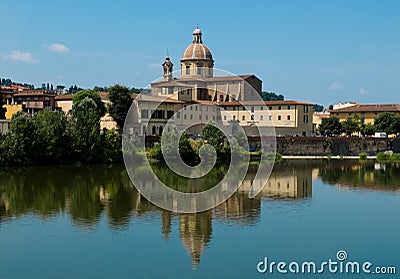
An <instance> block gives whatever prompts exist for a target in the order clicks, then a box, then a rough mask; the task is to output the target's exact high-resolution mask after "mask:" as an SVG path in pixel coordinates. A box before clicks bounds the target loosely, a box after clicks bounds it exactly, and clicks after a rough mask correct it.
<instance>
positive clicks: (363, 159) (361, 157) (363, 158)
mask: <svg viewBox="0 0 400 279" xmlns="http://www.w3.org/2000/svg"><path fill="white" fill-rule="evenodd" d="M367 156H368V155H367V153H365V152H361V153H360V160H362V161H365V160H367Z"/></svg>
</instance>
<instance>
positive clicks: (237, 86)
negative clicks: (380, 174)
mask: <svg viewBox="0 0 400 279" xmlns="http://www.w3.org/2000/svg"><path fill="white" fill-rule="evenodd" d="M180 66H181V70H180V73H181V76H180V77H179V78H176V77H173V63H172V61H171V58H170V57H169V56H168V55H167V57H166V58H165V61H164V63H163V64H162V74H163V78H162V80H161V81H157V82H153V83H152V84H151V95H150V96H149V95H142V94H141V95H139V97H138V98H136V99H135V101H134V104H133V105H134V106H133V113H131V115H130V117H131V119H130V120H129V121H130V127H131V131H130V133H133V134H136V135H143V134H146V135H161V134H162V131H163V130H164V127H165V124H166V123H167V121H168V120H171V121H172V122H173V123H174V125H176V126H178V127H179V126H182V127H184V126H190V125H191V124H195V123H199V122H202V123H203V124H199V125H195V126H192V127H190V129H189V130H188V132H189V133H196V134H200V133H201V130H202V125H204V123H207V122H210V121H212V122H214V123H218V124H223V125H225V126H228V125H231V126H232V134H233V126H234V125H236V124H237V125H240V126H242V127H243V128H244V130H245V131H246V133H247V134H248V135H252V134H253V132H254V131H255V129H254V128H255V127H256V126H258V127H262V126H264V127H271V126H274V127H275V131H276V134H277V135H281V136H287V135H303V136H311V135H312V134H313V123H312V115H313V104H310V103H305V102H299V101H268V102H264V101H261V90H262V81H261V80H260V79H259V78H257V77H256V76H255V75H252V74H248V75H241V76H214V75H215V74H216V73H215V70H214V60H213V57H212V54H211V51H210V50H209V48H208V47H207V46H206V45H205V44H203V39H202V32H201V30H200V29H198V28H196V29H195V30H194V32H193V41H192V43H191V44H190V45H189V46H188V47H187V48H186V50H185V51H184V52H183V56H182V59H181V60H180ZM162 100H164V101H162ZM157 102H159V103H161V102H162V103H163V104H161V105H160V106H159V107H155V104H156V103H157ZM174 115H175V116H174ZM146 126H147V127H148V128H147V129H146Z"/></svg>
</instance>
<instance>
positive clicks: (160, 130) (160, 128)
mask: <svg viewBox="0 0 400 279" xmlns="http://www.w3.org/2000/svg"><path fill="white" fill-rule="evenodd" d="M162 132H163V126H160V127H159V128H158V134H159V135H160V136H161V135H162Z"/></svg>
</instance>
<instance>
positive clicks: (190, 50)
mask: <svg viewBox="0 0 400 279" xmlns="http://www.w3.org/2000/svg"><path fill="white" fill-rule="evenodd" d="M193 59H201V60H205V59H207V60H212V55H211V51H210V50H209V49H208V47H207V46H206V45H203V44H198V43H193V44H191V45H189V46H188V47H187V48H186V50H185V52H184V53H183V57H182V60H193Z"/></svg>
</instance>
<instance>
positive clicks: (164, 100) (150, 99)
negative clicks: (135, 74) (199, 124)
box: [135, 94, 185, 104]
mask: <svg viewBox="0 0 400 279" xmlns="http://www.w3.org/2000/svg"><path fill="white" fill-rule="evenodd" d="M135 100H138V101H141V102H160V103H175V104H185V102H183V101H179V100H176V99H172V98H165V97H160V96H154V95H147V94H138V95H137V96H136V98H135Z"/></svg>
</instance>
